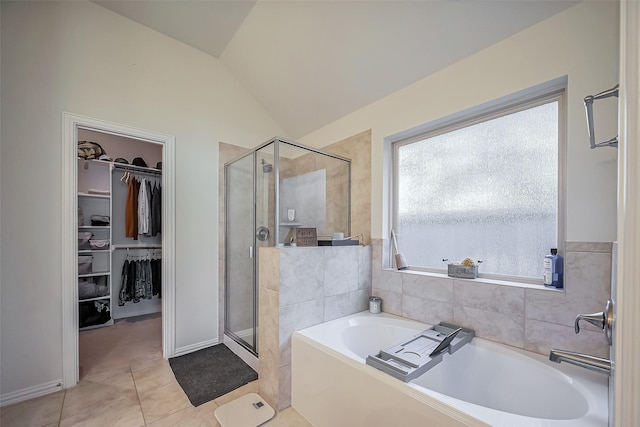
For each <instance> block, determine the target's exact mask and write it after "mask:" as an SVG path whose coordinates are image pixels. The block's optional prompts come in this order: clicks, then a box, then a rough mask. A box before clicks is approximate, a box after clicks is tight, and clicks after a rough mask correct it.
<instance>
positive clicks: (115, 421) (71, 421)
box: [60, 397, 145, 427]
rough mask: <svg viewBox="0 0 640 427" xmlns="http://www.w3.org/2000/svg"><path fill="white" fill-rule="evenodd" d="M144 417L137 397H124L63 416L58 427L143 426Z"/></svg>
mask: <svg viewBox="0 0 640 427" xmlns="http://www.w3.org/2000/svg"><path fill="white" fill-rule="evenodd" d="M144 425H145V423H144V418H143V416H142V410H141V409H140V403H139V401H138V398H137V397H136V398H135V399H132V400H130V401H128V400H126V399H122V400H118V401H114V402H111V404H107V405H103V406H100V407H97V408H94V409H92V410H91V411H87V412H82V413H79V414H76V415H74V416H71V417H69V418H65V419H63V420H62V421H61V422H60V427H80V426H81V427H108V426H126V427H144Z"/></svg>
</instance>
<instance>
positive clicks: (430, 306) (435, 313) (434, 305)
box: [402, 294, 453, 325]
mask: <svg viewBox="0 0 640 427" xmlns="http://www.w3.org/2000/svg"><path fill="white" fill-rule="evenodd" d="M402 316H403V317H408V318H409V319H413V320H418V321H420V322H425V323H429V324H432V325H434V324H438V323H440V322H452V321H453V303H451V302H442V301H437V300H432V299H427V298H421V297H415V296H412V295H406V294H403V295H402Z"/></svg>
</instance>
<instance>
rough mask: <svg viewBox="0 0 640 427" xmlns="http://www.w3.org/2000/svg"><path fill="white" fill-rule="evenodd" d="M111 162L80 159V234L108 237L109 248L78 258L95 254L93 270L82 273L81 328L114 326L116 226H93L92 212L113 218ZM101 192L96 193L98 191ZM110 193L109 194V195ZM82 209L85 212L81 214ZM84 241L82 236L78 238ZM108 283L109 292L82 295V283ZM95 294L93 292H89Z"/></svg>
mask: <svg viewBox="0 0 640 427" xmlns="http://www.w3.org/2000/svg"><path fill="white" fill-rule="evenodd" d="M111 169H112V166H111V163H110V162H104V161H100V160H84V159H78V233H80V232H82V233H87V232H89V233H91V235H92V239H101V240H104V239H107V240H108V241H109V246H107V247H106V248H105V249H86V248H83V249H80V248H78V257H91V270H90V272H87V273H84V272H83V273H78V275H77V277H78V312H79V316H80V319H79V325H80V330H81V331H83V330H89V329H95V328H101V327H105V326H111V325H113V316H112V302H111V295H112V294H113V290H112V289H113V287H112V279H111V264H112V259H111V258H112V254H111V247H110V244H111V242H112V227H111V222H110V223H109V225H91V216H92V215H105V216H108V217H109V218H110V219H111V218H112V216H113V215H112V203H111ZM96 190H97V191H99V193H97V194H96V193H94V191H96ZM107 193H108V194H107ZM80 210H82V215H80ZM78 241H80V239H78ZM99 284H100V285H102V286H104V285H106V287H107V290H106V294H105V293H104V292H102V293H101V294H99V295H96V296H91V297H85V298H83V297H81V294H80V286H81V285H82V286H89V287H91V286H93V287H95V289H96V290H97V289H99V287H98V285H99ZM89 295H91V294H89Z"/></svg>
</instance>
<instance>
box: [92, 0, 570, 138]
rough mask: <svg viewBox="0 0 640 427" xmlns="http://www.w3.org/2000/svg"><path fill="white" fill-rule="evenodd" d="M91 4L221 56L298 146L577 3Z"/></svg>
mask: <svg viewBox="0 0 640 427" xmlns="http://www.w3.org/2000/svg"><path fill="white" fill-rule="evenodd" d="M95 3H97V4H99V5H101V6H103V7H106V8H108V9H110V10H112V11H114V12H116V13H119V14H121V15H123V16H126V17H128V18H130V19H132V20H134V21H136V22H138V23H140V24H142V25H146V26H148V27H150V28H153V29H155V30H157V31H159V32H161V33H164V34H165V35H167V36H170V37H173V38H175V39H177V40H179V41H182V42H184V43H186V44H188V45H191V46H193V47H194V48H196V49H199V50H201V51H203V52H205V53H208V54H210V55H212V56H215V57H217V58H219V59H220V60H221V61H222V62H223V63H225V64H226V65H227V67H228V68H229V69H230V70H231V71H232V72H233V73H234V74H235V76H236V77H237V78H238V79H239V81H240V82H241V83H242V84H243V85H244V86H245V87H246V88H247V89H248V90H249V92H250V93H251V94H252V95H253V96H254V97H255V98H256V99H257V100H258V102H260V103H261V104H262V106H263V107H264V108H265V109H266V111H267V112H268V113H269V114H270V115H271V116H272V117H273V119H274V120H276V121H277V122H278V124H279V125H280V126H281V127H282V129H284V130H285V131H286V132H287V135H282V136H285V137H289V138H292V139H297V138H300V137H302V136H304V135H306V134H308V133H310V132H312V131H314V130H316V129H319V128H320V127H322V126H324V125H326V124H328V123H331V122H332V121H334V120H336V119H338V118H340V117H343V116H344V115H346V114H349V113H351V112H353V111H355V110H357V109H359V108H361V107H363V106H365V105H367V104H369V103H371V102H373V101H375V100H377V99H380V98H382V97H384V96H386V95H388V94H391V93H393V92H395V91H397V90H399V89H401V88H403V87H405V86H407V85H409V84H411V83H413V82H415V81H417V80H419V79H421V78H423V77H426V76H427V75H429V74H431V73H434V72H436V71H438V70H440V69H442V68H445V67H446V66H448V65H450V64H452V63H454V62H456V61H459V60H460V59H463V58H464V57H466V56H469V55H471V54H473V53H475V52H477V51H479V50H482V49H484V48H486V47H488V46H490V45H492V44H494V43H496V42H499V41H500V40H503V39H505V38H507V37H509V36H511V35H513V34H515V33H517V32H519V31H522V30H524V29H525V28H527V27H529V26H531V25H534V24H536V23H538V22H540V21H543V20H545V19H547V18H549V17H551V16H553V15H555V14H557V13H559V12H562V11H563V10H565V9H567V8H569V7H571V6H573V5H574V4H576V3H577V2H576V1H553V0H542V1H527V0H512V1H504V0H502V1H493V0H486V1H478V0H448V1H447V0H442V1H437V0H424V1H404V0H391V1H378V0H376V1H374V0H371V1H327V0H318V1H314V0H306V1H295V0H288V1H271V0H260V1H257V2H256V1H242V0H235V1H233V0H228V1H225V0H210V1H191V0H176V1H163V0H158V1H155V0H147V1H95ZM505 66H508V64H505ZM453 89H454V88H452V90H453ZM425 102H428V100H425Z"/></svg>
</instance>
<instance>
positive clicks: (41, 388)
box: [0, 379, 62, 406]
mask: <svg viewBox="0 0 640 427" xmlns="http://www.w3.org/2000/svg"><path fill="white" fill-rule="evenodd" d="M60 390H62V379H59V380H57V381H51V382H48V383H45V384H40V385H37V386H33V387H27V388H23V389H22V390H18V391H13V392H11V393H7V394H3V395H0V406H7V405H11V404H13V403H18V402H22V401H25V400H29V399H33V398H35V397H40V396H44V395H45V394H51V393H55V392H56V391H60Z"/></svg>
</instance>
